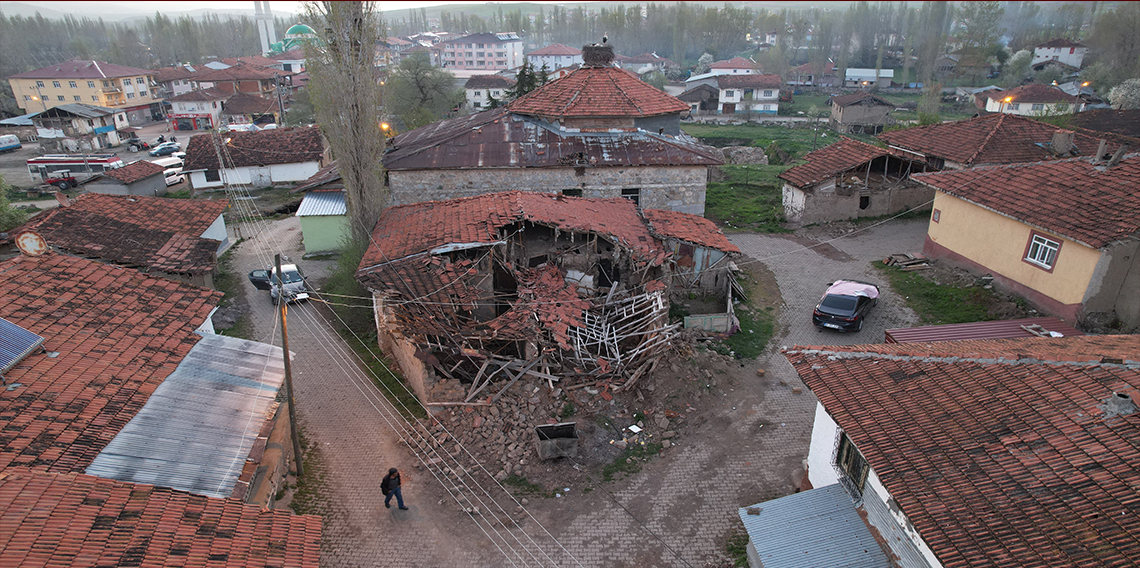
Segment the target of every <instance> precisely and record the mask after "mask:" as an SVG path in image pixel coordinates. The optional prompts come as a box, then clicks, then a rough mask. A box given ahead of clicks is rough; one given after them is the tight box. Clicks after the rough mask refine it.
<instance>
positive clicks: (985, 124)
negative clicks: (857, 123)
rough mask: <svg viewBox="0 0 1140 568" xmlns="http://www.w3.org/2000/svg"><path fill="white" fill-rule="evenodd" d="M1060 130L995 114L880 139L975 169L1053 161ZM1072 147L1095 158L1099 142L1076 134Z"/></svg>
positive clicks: (1113, 144)
mask: <svg viewBox="0 0 1140 568" xmlns="http://www.w3.org/2000/svg"><path fill="white" fill-rule="evenodd" d="M1058 130H1060V129H1059V128H1057V127H1056V126H1053V125H1052V124H1046V123H1044V122H1038V121H1036V120H1030V119H1028V118H1022V117H1020V116H1014V115H1011V114H1004V113H995V114H990V115H986V116H979V117H977V118H971V119H968V120H960V121H958V122H949V123H942V124H932V125H929V126H916V127H913V128H906V129H903V130H894V131H891V132H884V133H882V134H880V135H879V136H878V138H879V140H882V141H883V142H886V143H887V144H889V145H891V146H897V147H900V148H904V149H906V150H911V151H914V152H919V153H922V154H925V155H927V156H931V157H939V158H944V159H947V160H952V161H954V162H958V163H960V164H963V165H966V166H976V165H986V164H1012V163H1018V162H1040V161H1043V160H1048V159H1052V158H1054V157H1055V155H1054V153H1053V152H1052V151H1050V149H1049V146H1050V143H1051V142H1052V141H1053V134H1054V133H1056V132H1057V131H1058ZM1073 145H1074V151H1075V152H1076V154H1077V155H1080V156H1091V155H1094V154H1096V151H1097V147H1098V146H1099V145H1100V140H1099V139H1098V138H1097V137H1094V136H1089V135H1088V134H1085V133H1083V132H1076V133H1075V135H1074V136H1073ZM1118 146H1119V144H1118V143H1116V142H1114V141H1113V140H1109V141H1108V148H1109V152H1112V151H1114V150H1115V149H1116V148H1117V147H1118Z"/></svg>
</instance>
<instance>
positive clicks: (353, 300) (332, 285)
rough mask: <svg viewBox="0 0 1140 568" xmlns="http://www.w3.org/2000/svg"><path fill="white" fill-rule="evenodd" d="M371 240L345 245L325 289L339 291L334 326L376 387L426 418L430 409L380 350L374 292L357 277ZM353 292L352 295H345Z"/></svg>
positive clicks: (406, 411)
mask: <svg viewBox="0 0 1140 568" xmlns="http://www.w3.org/2000/svg"><path fill="white" fill-rule="evenodd" d="M367 248H368V244H367V243H345V244H343V245H342V248H341V251H340V256H338V257H337V263H336V266H335V267H334V268H333V270H332V272H331V273H330V274H329V279H328V281H327V282H325V285H324V286H322V287H321V292H325V293H327V294H339V295H340V296H329V297H328V298H329V301H330V302H332V303H333V304H336V305H329V308H331V309H332V310H333V312H334V313H335V314H336V316H337V317H336V318H334V320H335V321H333V322H332V324H333V327H335V328H336V330H337V332H338V333H339V334H340V336H341V337H343V338H344V340H345V342H346V343H348V345H349V347H351V348H352V350H353V351H354V352H355V353H356V355H357V356H358V357H359V358H360V360H361V361H362V362H363V363H364V365H365V367H367V369H366V371H367V372H368V375H369V378H370V379H371V380H372V382H373V384H375V385H376V388H378V389H379V390H380V392H382V393H383V394H384V396H385V397H387V398H388V400H389V401H391V402H392V404H393V405H394V406H396V407H397V408H398V409H399V410H400V413H401V414H403V415H404V417H405V418H424V417H426V416H427V412H426V411H425V410H424V408H423V406H421V405H420V403H419V400H418V399H417V398H416V396H415V394H413V393H412V392H411V389H410V388H407V387H406V386H405V385H404V383H403V380H402V379H401V378H400V377H398V376H396V375H395V374H393V373H392V372H391V371H390V370H389V369H391V365H390V364H389V363H388V362H386V361H385V360H384V359H383V357H382V356H381V354H380V348H379V346H378V343H377V337H376V322H375V320H374V319H373V316H372V300H371V299H370V298H371V296H372V294H371V293H369V292H368V290H366V289H365V288H364V286H362V285H361V284H360V282H358V281H357V280H356V267H357V266H359V265H360V259H361V258H363V257H364V251H365V250H366V249H367ZM341 296H352V297H347V298H346V297H341Z"/></svg>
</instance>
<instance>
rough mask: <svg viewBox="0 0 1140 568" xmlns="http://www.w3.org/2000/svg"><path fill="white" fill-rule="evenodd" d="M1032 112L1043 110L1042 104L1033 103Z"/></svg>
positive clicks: (1043, 105)
mask: <svg viewBox="0 0 1140 568" xmlns="http://www.w3.org/2000/svg"><path fill="white" fill-rule="evenodd" d="M1033 110H1045V104H1044V103H1033Z"/></svg>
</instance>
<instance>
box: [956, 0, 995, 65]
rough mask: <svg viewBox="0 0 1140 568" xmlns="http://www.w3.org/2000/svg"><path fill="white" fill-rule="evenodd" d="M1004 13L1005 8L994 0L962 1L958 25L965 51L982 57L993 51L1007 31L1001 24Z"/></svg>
mask: <svg viewBox="0 0 1140 568" xmlns="http://www.w3.org/2000/svg"><path fill="white" fill-rule="evenodd" d="M1003 15H1005V8H1002V7H1001V4H1000V3H998V2H996V1H994V0H988V1H984V2H962V5H961V7H960V9H959V10H958V27H959V28H960V33H959V39H961V40H962V51H963V53H964V54H965V55H973V56H976V57H982V56H984V55H985V54H987V53H989V52H991V51H992V50H993V46H995V45H997V44H998V39H1000V38H1001V35H1002V32H1004V31H1005V30H1004V28H1003V27H1002V25H1001V18H1002V16H1003Z"/></svg>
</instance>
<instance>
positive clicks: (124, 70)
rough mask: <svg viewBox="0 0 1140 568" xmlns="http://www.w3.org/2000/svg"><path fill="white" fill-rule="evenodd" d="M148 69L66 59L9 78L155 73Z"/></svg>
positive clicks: (62, 77) (72, 77)
mask: <svg viewBox="0 0 1140 568" xmlns="http://www.w3.org/2000/svg"><path fill="white" fill-rule="evenodd" d="M153 74H154V72H153V71H150V70H148V69H139V68H137V67H127V66H125V65H116V64H114V63H107V62H106V61H96V60H94V59H82V60H72V61H65V62H63V63H57V64H55V65H48V66H47V67H41V68H39V69H33V70H31V71H25V72H23V73H17V74H15V75H9V76H8V78H9V79H109V78H113V77H135V76H146V75H153Z"/></svg>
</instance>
